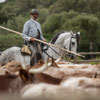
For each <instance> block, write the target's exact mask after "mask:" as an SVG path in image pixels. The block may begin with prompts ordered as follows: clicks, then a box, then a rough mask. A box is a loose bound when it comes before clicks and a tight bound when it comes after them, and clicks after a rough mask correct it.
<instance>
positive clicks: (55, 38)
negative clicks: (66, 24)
mask: <svg viewBox="0 0 100 100" xmlns="http://www.w3.org/2000/svg"><path fill="white" fill-rule="evenodd" d="M62 33H64V32H60V33H58V34H56V35H55V36H54V37H53V38H52V39H51V43H52V44H54V43H55V42H56V40H57V38H58V37H59V35H60V34H62Z"/></svg>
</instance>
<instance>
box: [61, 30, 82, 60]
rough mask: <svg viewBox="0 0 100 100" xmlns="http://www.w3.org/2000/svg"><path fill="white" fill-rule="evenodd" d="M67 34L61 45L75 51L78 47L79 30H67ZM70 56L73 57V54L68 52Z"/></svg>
mask: <svg viewBox="0 0 100 100" xmlns="http://www.w3.org/2000/svg"><path fill="white" fill-rule="evenodd" d="M69 34H70V36H69V38H67V37H66V38H65V40H64V45H63V47H64V48H66V49H67V50H69V51H72V52H77V49H78V47H79V39H80V32H77V33H74V32H69ZM70 57H71V58H74V57H75V56H74V55H73V54H70Z"/></svg>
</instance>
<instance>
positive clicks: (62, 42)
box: [0, 32, 79, 66]
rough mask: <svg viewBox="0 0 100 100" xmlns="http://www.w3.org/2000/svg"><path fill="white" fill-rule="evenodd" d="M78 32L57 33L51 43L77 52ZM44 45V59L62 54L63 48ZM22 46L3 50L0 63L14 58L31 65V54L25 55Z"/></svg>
mask: <svg viewBox="0 0 100 100" xmlns="http://www.w3.org/2000/svg"><path fill="white" fill-rule="evenodd" d="M78 37H79V34H78V33H73V32H64V33H60V34H57V35H55V36H54V37H53V38H52V40H51V43H52V44H54V45H58V46H59V47H61V48H65V49H67V50H70V51H72V52H76V51H77V48H78V44H79V43H78V40H79V39H78ZM45 48H46V46H44V52H43V54H42V56H43V59H44V60H46V59H47V58H48V57H51V58H54V59H57V58H59V57H60V56H61V54H62V50H60V49H57V48H54V47H49V46H48V47H47V48H46V49H45ZM20 49H21V48H20V47H11V48H9V49H7V50H5V51H3V52H2V54H1V56H0V64H1V65H4V64H6V63H8V62H10V61H12V60H16V61H18V62H20V63H21V64H22V65H23V66H28V65H30V58H31V57H30V55H23V54H21V52H20Z"/></svg>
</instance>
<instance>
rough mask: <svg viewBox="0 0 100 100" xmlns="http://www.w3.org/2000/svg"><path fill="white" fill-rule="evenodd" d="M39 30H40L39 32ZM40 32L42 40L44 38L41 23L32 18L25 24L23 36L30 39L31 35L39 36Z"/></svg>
mask: <svg viewBox="0 0 100 100" xmlns="http://www.w3.org/2000/svg"><path fill="white" fill-rule="evenodd" d="M38 30H39V32H38ZM39 34H40V38H39V39H40V40H44V37H43V35H42V31H41V26H40V24H39V23H38V22H37V21H35V20H33V19H32V18H31V19H30V20H28V21H27V22H26V23H25V24H24V28H23V34H22V37H23V39H24V40H26V41H30V39H31V37H34V38H37V36H39Z"/></svg>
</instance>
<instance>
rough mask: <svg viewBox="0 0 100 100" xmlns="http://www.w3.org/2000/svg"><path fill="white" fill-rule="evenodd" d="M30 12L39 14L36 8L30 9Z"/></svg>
mask: <svg viewBox="0 0 100 100" xmlns="http://www.w3.org/2000/svg"><path fill="white" fill-rule="evenodd" d="M30 14H39V11H38V9H32V10H31V12H30Z"/></svg>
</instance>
